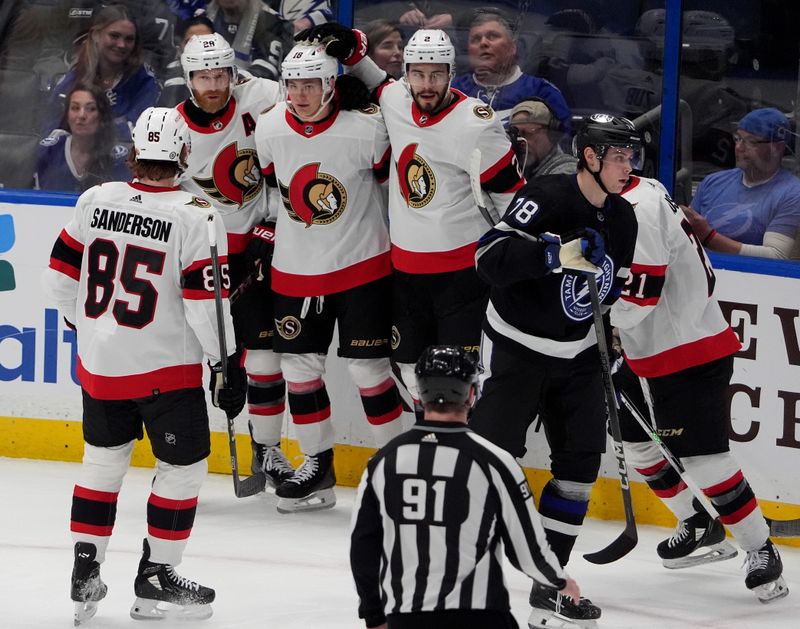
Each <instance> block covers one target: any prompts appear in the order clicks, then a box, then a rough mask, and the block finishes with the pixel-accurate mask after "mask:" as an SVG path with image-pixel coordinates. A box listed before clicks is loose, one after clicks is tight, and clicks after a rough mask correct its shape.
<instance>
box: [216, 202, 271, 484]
mask: <svg viewBox="0 0 800 629" xmlns="http://www.w3.org/2000/svg"><path fill="white" fill-rule="evenodd" d="M208 246H209V249H210V250H211V273H212V276H213V280H214V307H215V310H216V314H217V336H218V337H219V355H220V362H221V363H222V387H223V388H225V387H227V386H228V347H227V343H226V341H225V319H224V318H223V314H222V312H223V311H222V273H221V272H220V268H219V255H218V253H217V233H216V225H215V223H214V215H213V214H210V215H209V217H208ZM225 416H226V418H227V420H228V424H227V427H228V445H229V446H230V452H231V473H232V475H233V493H235V494H236V497H237V498H244V497H246V496H254V495H255V494H257V493H260V492H262V491H264V489H265V488H266V486H267V478H266V476H264V475H263V474H253V475H252V476H248V477H247V478H239V456H238V454H237V452H236V424H235V423H234V421H233V420H234V418H233V417H231V416H230V415H228V414H227V413H225Z"/></svg>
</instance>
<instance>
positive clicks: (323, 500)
mask: <svg viewBox="0 0 800 629" xmlns="http://www.w3.org/2000/svg"><path fill="white" fill-rule="evenodd" d="M335 504H336V494H335V493H334V492H333V489H332V488H328V489H319V490H317V491H314V492H311V493H310V494H308V495H307V496H304V497H302V498H278V506H277V507H276V508H277V509H278V513H299V512H300V511H322V510H323V509H332V508H333V506H334V505H335Z"/></svg>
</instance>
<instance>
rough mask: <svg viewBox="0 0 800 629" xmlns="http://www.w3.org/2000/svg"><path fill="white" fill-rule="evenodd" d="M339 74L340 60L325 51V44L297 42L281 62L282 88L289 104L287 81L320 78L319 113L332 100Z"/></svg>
mask: <svg viewBox="0 0 800 629" xmlns="http://www.w3.org/2000/svg"><path fill="white" fill-rule="evenodd" d="M338 74H339V62H338V61H337V60H336V58H335V57H331V56H330V55H329V54H327V53H326V52H325V45H324V44H316V45H311V44H297V45H296V46H295V47H294V48H292V49H291V50H290V51H289V54H288V55H286V58H284V60H283V63H282V64H281V88H282V90H283V96H284V99H286V101H287V106H288V107H289V109H290V110H291V109H292V107H291V102H289V101H288V98H287V95H288V88H287V81H291V80H294V79H319V80H320V82H321V83H322V103H321V104H320V109H319V111H318V112H317V115H318V114H319V113H320V112H321V111H322V110H323V109H324V108H325V106H326V105H327V104H328V103H329V102H330V101H331V99H332V98H333V95H334V93H335V86H336V77H337V75H338Z"/></svg>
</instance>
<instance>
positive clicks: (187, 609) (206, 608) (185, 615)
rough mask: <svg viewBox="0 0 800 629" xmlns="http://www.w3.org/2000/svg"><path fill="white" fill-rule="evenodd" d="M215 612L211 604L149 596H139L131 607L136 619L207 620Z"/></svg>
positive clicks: (132, 614) (132, 615)
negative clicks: (180, 601) (188, 602)
mask: <svg viewBox="0 0 800 629" xmlns="http://www.w3.org/2000/svg"><path fill="white" fill-rule="evenodd" d="M213 613H214V610H213V609H212V608H211V605H176V604H175V603H168V602H166V601H156V600H153V599H149V598H137V599H136V600H135V601H134V602H133V606H132V607H131V618H133V619H134V620H205V619H206V618H211V616H212V614H213Z"/></svg>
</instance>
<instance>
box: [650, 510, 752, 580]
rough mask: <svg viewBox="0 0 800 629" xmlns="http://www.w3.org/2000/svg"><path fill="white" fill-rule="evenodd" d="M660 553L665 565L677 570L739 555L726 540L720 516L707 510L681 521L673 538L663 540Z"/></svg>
mask: <svg viewBox="0 0 800 629" xmlns="http://www.w3.org/2000/svg"><path fill="white" fill-rule="evenodd" d="M656 552H658V556H659V557H661V561H662V563H663V564H664V567H665V568H670V569H673V570H674V569H678V568H690V567H692V566H699V565H701V564H704V563H712V562H714V561H724V560H725V559H733V558H734V557H736V555H737V554H738V552H737V550H736V548H734V547H733V545H732V544H731V543H730V542H728V541H727V540H726V539H725V527H724V526H722V523H721V522H720V521H719V518H715V519H713V520H712V519H711V516H710V515H708V513H706V512H705V511H699V512H697V513H695V514H694V515H693V516H692V517H690V518H688V519H687V520H681V521H680V522H678V526H677V528H676V529H675V532H674V533H673V534H672V537H670V538H669V539H665V540H664V541H663V542H661V543H660V544H659V545H658V548H657V549H656Z"/></svg>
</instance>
